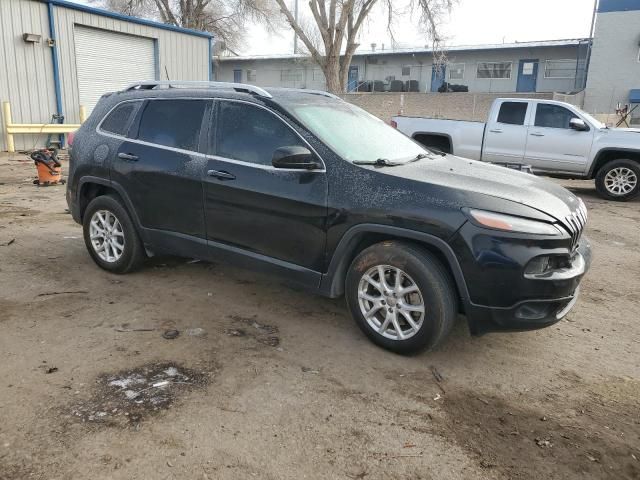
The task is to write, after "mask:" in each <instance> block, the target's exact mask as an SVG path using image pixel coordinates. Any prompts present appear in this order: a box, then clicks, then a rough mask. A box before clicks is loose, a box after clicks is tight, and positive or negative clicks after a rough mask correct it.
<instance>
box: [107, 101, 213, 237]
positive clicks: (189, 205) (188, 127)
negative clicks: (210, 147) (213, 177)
mask: <svg viewBox="0 0 640 480" xmlns="http://www.w3.org/2000/svg"><path fill="white" fill-rule="evenodd" d="M211 104H212V102H210V101H207V100H187V99H167V100H159V99H158V100H150V101H148V102H145V104H144V105H143V106H142V107H141V108H142V112H141V113H139V114H138V117H139V118H140V120H139V121H138V122H137V123H136V125H133V126H132V128H131V130H130V135H129V137H130V138H127V139H126V140H125V141H124V142H123V143H122V144H121V145H120V147H119V148H118V150H117V151H116V154H115V158H114V159H113V161H112V164H111V180H112V181H113V182H115V183H117V184H119V185H120V186H122V187H123V188H124V190H125V192H126V194H127V196H128V197H129V198H130V200H131V202H132V203H133V208H134V209H135V213H136V215H137V217H138V219H139V220H140V223H141V225H142V227H143V228H145V229H148V230H149V231H150V233H158V234H169V233H177V234H182V235H188V236H190V237H200V238H202V239H203V241H204V238H205V228H204V204H203V201H202V183H201V178H202V171H203V170H204V154H200V153H198V148H199V144H200V132H201V125H202V124H203V118H204V116H205V111H208V109H209V106H210V105H211ZM176 118H179V119H180V121H179V122H176V121H175V119H176Z"/></svg>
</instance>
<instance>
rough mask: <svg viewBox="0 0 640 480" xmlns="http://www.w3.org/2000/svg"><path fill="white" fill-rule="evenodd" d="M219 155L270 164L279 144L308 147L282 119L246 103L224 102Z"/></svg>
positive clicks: (219, 128)
mask: <svg viewBox="0 0 640 480" xmlns="http://www.w3.org/2000/svg"><path fill="white" fill-rule="evenodd" d="M218 125H219V127H218V137H217V145H218V152H217V154H218V155H220V156H221V157H226V158H233V159H236V160H242V161H245V162H251V163H258V164H261V165H271V160H272V158H273V152H275V151H276V150H277V149H278V148H280V147H291V146H305V145H304V143H303V142H302V140H300V138H299V137H298V136H297V135H296V134H295V133H294V132H293V131H292V130H291V128H290V127H289V126H288V125H286V124H285V123H284V122H283V121H282V120H280V119H279V118H278V117H277V116H275V115H274V114H272V113H269V112H268V111H267V110H265V109H263V108H259V107H254V106H253V105H248V104H246V103H239V102H221V103H220V117H219V119H218Z"/></svg>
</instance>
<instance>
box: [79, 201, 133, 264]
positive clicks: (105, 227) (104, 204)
mask: <svg viewBox="0 0 640 480" xmlns="http://www.w3.org/2000/svg"><path fill="white" fill-rule="evenodd" d="M82 226H83V234H84V243H85V245H86V247H87V250H88V251H89V254H90V255H91V258H93V260H94V262H96V263H97V264H98V266H99V267H101V268H103V269H105V270H108V271H110V272H113V273H127V272H130V271H132V270H135V269H136V268H137V267H139V266H140V264H141V263H142V262H143V260H144V258H145V254H144V249H143V247H142V243H141V242H140V239H139V238H138V233H137V232H136V229H135V226H134V224H133V222H132V220H131V217H130V216H129V213H128V212H127V210H126V209H125V208H124V207H123V206H122V204H121V203H120V201H119V200H118V199H117V198H115V197H112V196H110V195H103V196H100V197H96V198H94V199H93V200H92V201H91V202H90V203H89V205H88V206H87V209H86V211H85V213H84V215H83V225H82Z"/></svg>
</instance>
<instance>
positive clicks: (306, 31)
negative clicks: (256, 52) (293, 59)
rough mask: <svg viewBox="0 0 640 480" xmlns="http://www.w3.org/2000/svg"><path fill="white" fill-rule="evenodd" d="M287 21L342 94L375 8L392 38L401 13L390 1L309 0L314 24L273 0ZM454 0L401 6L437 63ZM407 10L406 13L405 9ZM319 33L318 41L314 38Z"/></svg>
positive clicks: (414, 0) (427, 0)
mask: <svg viewBox="0 0 640 480" xmlns="http://www.w3.org/2000/svg"><path fill="white" fill-rule="evenodd" d="M275 1H276V3H277V5H278V7H280V11H281V12H282V14H283V15H284V17H285V19H286V21H287V22H288V23H289V25H290V26H291V28H292V29H293V30H294V32H295V33H296V35H298V37H299V38H300V40H301V41H302V43H303V44H304V46H305V48H306V49H307V50H308V52H309V54H310V55H311V57H312V59H313V60H314V61H315V63H317V64H318V65H319V66H320V68H321V69H322V71H323V73H324V76H325V79H326V84H327V89H328V90H329V91H330V92H333V93H341V92H343V91H344V89H345V86H346V84H347V76H348V73H349V66H350V65H351V60H352V58H353V55H354V54H355V52H356V49H357V48H358V47H359V46H360V44H359V42H358V35H359V33H360V32H361V29H362V26H363V24H364V23H365V21H366V20H367V19H368V18H369V16H370V15H371V13H372V11H373V9H374V7H376V6H378V7H380V8H383V9H384V10H385V13H386V16H387V28H388V30H389V32H390V33H391V35H392V38H393V21H394V19H395V18H396V17H397V16H398V15H400V14H401V12H400V11H399V9H398V7H397V6H394V3H396V4H397V3H399V2H397V1H396V2H394V1H393V0H309V8H310V10H311V13H312V15H313V19H314V25H313V29H310V28H309V26H308V24H305V23H304V22H303V21H301V20H299V19H296V18H295V16H294V14H293V13H292V11H291V8H290V7H289V6H288V5H287V1H286V0H275ZM456 1H457V0H410V2H409V4H408V5H404V8H405V9H406V10H408V11H409V14H410V15H411V14H416V13H417V14H418V17H419V22H420V26H421V27H422V29H423V31H424V33H425V34H426V36H427V38H428V39H429V42H430V43H431V45H432V49H433V52H434V58H435V62H436V63H441V62H442V61H443V53H442V52H443V50H442V42H443V38H442V37H441V35H440V28H439V27H440V25H441V22H442V17H443V15H444V14H446V13H448V12H449V11H451V8H452V7H453V3H454V2H456ZM405 13H406V12H405ZM318 32H319V34H320V37H321V42H318V41H317V40H316V37H317V33H318Z"/></svg>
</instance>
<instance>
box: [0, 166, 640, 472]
mask: <svg viewBox="0 0 640 480" xmlns="http://www.w3.org/2000/svg"><path fill="white" fill-rule="evenodd" d="M24 158H25V157H21V156H19V155H18V156H13V157H11V158H9V157H6V156H5V157H0V332H1V333H0V479H2V480H9V479H12V480H13V479H30V478H34V479H47V480H51V479H89V478H90V479H173V478H175V479H207V478H208V479H252V478H260V479H296V480H297V479H301V478H309V479H316V478H317V479H329V478H336V479H366V480H370V479H434V480H436V479H437V480H442V479H539V478H554V479H556V478H557V479H573V478H580V479H583V478H611V479H631V478H634V479H637V478H640V326H639V322H640V289H639V287H638V281H639V280H640V248H639V246H640V201H633V202H629V203H614V202H608V201H605V200H602V199H600V198H598V197H597V196H596V194H595V191H594V190H593V183H592V182H569V181H566V182H562V183H563V184H564V185H565V186H567V187H569V188H570V189H572V190H573V191H574V192H575V193H577V194H578V195H580V196H581V197H582V198H583V199H584V200H585V202H586V204H587V206H588V208H589V212H590V220H589V224H588V231H587V234H588V236H589V237H590V239H591V241H592V245H593V249H594V256H595V258H594V264H593V266H592V270H591V272H590V273H589V275H588V277H587V278H586V279H585V281H584V283H583V288H582V294H581V298H580V300H579V301H578V303H577V305H576V307H575V308H574V310H573V311H572V313H571V314H570V315H569V316H568V318H566V319H565V320H563V321H562V322H560V323H559V324H557V325H556V326H554V327H551V328H548V329H545V330H541V331H537V332H527V333H517V334H491V335H486V336H483V337H480V338H472V337H470V335H469V333H468V331H467V329H466V325H465V323H464V319H463V318H461V319H460V321H459V323H458V325H457V327H456V328H455V329H454V331H453V333H452V335H451V336H450V338H449V339H448V340H447V341H446V342H445V343H444V345H442V347H440V348H439V349H438V350H437V351H434V352H431V353H424V354H421V355H418V356H415V357H402V356H398V355H394V354H391V353H388V352H386V351H383V350H381V349H379V348H377V347H375V346H374V345H372V344H371V343H369V342H368V341H367V339H366V338H365V337H364V335H362V334H361V332H360V331H359V330H358V329H357V327H356V325H355V323H354V322H353V321H352V320H351V319H350V317H349V315H348V312H347V309H346V307H345V304H344V301H343V300H342V299H339V300H327V299H324V298H320V297H315V296H312V295H309V294H307V293H303V292H299V291H296V290H294V289H291V288H290V287H287V286H286V285H284V284H282V283H281V282H280V281H279V280H277V279H274V278H271V277H267V276H262V275H257V274H255V273H252V272H247V271H241V270H236V269H233V268H230V267H228V266H224V265H217V264H207V263H203V262H190V261H189V260H188V259H180V258H154V259H152V260H150V261H149V262H148V263H147V264H146V266H145V268H143V269H142V270H140V271H139V272H136V273H134V274H130V275H126V276H116V275H111V274H108V273H106V272H104V271H102V270H100V269H99V268H98V267H97V266H96V265H95V264H94V263H93V262H92V261H91V259H90V258H89V255H88V254H87V253H86V251H85V246H84V243H83V240H82V232H81V228H80V226H78V225H76V224H75V223H74V222H73V220H72V219H71V217H70V215H68V214H67V213H65V208H66V204H65V200H64V187H48V188H38V187H36V186H34V185H32V183H31V180H32V178H33V175H34V172H35V169H34V167H33V165H32V164H31V163H30V162H28V161H25V160H24ZM171 329H176V330H178V332H179V336H178V337H177V338H174V339H166V338H163V334H164V333H165V332H166V331H167V330H171Z"/></svg>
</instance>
